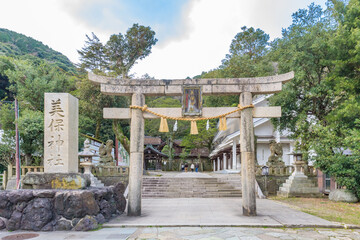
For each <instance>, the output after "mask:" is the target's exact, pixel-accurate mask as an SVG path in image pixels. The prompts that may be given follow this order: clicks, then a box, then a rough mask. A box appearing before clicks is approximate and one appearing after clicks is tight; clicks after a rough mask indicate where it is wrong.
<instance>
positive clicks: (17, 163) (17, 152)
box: [15, 98, 20, 189]
mask: <svg viewBox="0 0 360 240" xmlns="http://www.w3.org/2000/svg"><path fill="white" fill-rule="evenodd" d="M18 119H19V106H18V101H17V99H16V98H15V144H16V156H15V161H16V189H19V187H20V143H19V129H18Z"/></svg>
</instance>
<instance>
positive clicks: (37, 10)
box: [0, 0, 326, 79]
mask: <svg viewBox="0 0 360 240" xmlns="http://www.w3.org/2000/svg"><path fill="white" fill-rule="evenodd" d="M312 2H315V4H319V5H321V6H322V7H323V8H325V2H326V0H31V1H29V0H0V28H6V29H9V30H12V31H15V32H18V33H22V34H24V35H26V36H29V37H32V38H34V39H36V40H38V41H41V42H42V43H44V44H45V45H47V46H49V47H51V48H52V49H54V50H56V51H59V52H61V53H63V54H64V55H65V56H67V57H68V58H69V59H70V60H71V61H72V62H74V63H78V62H79V56H78V53H77V50H79V49H81V48H82V47H83V46H84V43H85V40H86V34H88V35H91V33H92V32H94V33H95V34H96V35H97V36H98V37H99V39H100V40H101V41H102V42H103V43H104V44H105V43H106V41H107V40H108V39H109V37H110V35H111V34H118V33H123V34H124V33H126V30H127V29H128V28H130V27H131V26H132V25H133V24H134V23H139V24H140V25H144V26H150V27H151V29H152V30H154V31H155V32H156V35H155V37H156V38H157V39H158V42H157V44H156V45H155V46H154V47H153V48H152V53H151V54H150V55H149V56H148V57H146V58H145V59H143V60H141V61H138V62H137V64H136V65H135V66H134V67H133V68H132V69H131V73H132V74H133V75H134V76H135V77H138V78H140V77H141V76H142V75H144V74H145V73H147V74H148V75H150V76H152V77H154V78H156V79H183V78H186V77H194V76H196V75H199V74H201V73H202V72H203V71H209V70H212V69H215V68H217V67H218V66H219V65H220V64H221V60H222V59H224V58H225V55H226V54H228V52H229V47H230V44H231V41H232V39H233V38H234V37H235V35H236V34H237V33H238V32H241V27H243V26H247V27H254V28H260V29H262V30H263V31H265V33H267V34H269V35H270V39H271V40H273V39H275V38H278V37H281V30H282V29H283V28H287V27H288V26H289V25H290V24H291V22H292V18H291V15H292V14H293V13H294V12H296V11H297V10H298V9H301V8H307V7H308V6H309V5H310V4H311V3H312Z"/></svg>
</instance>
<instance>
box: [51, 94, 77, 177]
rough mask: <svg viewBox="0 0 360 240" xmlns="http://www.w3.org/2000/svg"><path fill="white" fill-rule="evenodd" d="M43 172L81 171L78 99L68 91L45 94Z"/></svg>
mask: <svg viewBox="0 0 360 240" xmlns="http://www.w3.org/2000/svg"><path fill="white" fill-rule="evenodd" d="M44 106H45V109H44V172H46V173H77V172H78V126H79V103H78V99H77V98H75V97H74V96H72V95H70V94H68V93H45V104H44Z"/></svg>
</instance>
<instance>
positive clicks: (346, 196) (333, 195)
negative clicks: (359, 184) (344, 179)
mask: <svg viewBox="0 0 360 240" xmlns="http://www.w3.org/2000/svg"><path fill="white" fill-rule="evenodd" d="M329 199H330V200H331V201H335V202H347V203H356V202H358V201H359V200H358V199H357V197H356V196H355V194H354V193H352V192H351V191H349V190H347V189H335V190H332V191H331V192H330V194H329Z"/></svg>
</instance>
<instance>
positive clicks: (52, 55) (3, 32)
mask: <svg viewBox="0 0 360 240" xmlns="http://www.w3.org/2000/svg"><path fill="white" fill-rule="evenodd" d="M0 55H6V56H20V55H33V56H36V57H38V58H41V59H44V60H46V61H48V62H49V63H54V64H56V65H57V66H58V67H60V68H61V69H63V70H64V71H68V72H75V71H76V69H75V67H74V65H73V64H72V63H71V62H70V60H69V59H68V58H67V57H65V56H64V55H63V54H61V53H59V52H57V51H54V50H53V49H51V48H49V47H48V46H46V45H44V44H43V43H41V42H39V41H37V40H35V39H33V38H31V37H27V36H25V35H23V34H19V33H16V32H13V31H10V30H7V29H4V28H0Z"/></svg>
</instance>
